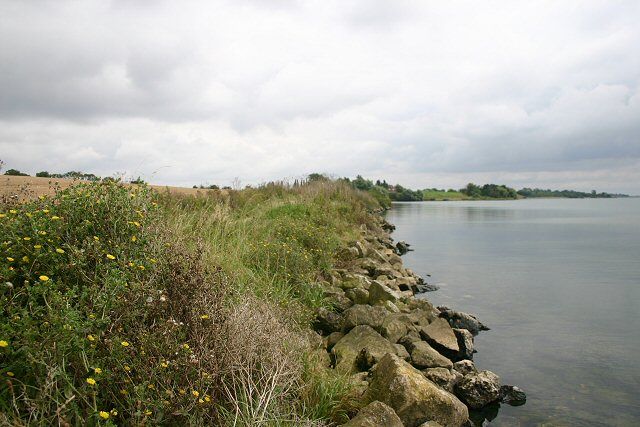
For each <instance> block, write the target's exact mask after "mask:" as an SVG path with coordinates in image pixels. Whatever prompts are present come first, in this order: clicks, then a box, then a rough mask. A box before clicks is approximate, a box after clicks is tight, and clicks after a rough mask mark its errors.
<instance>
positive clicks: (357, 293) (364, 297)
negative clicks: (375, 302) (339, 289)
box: [345, 288, 369, 304]
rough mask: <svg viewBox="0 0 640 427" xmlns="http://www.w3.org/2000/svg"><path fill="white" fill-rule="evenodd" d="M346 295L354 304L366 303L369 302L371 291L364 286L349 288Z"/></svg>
mask: <svg viewBox="0 0 640 427" xmlns="http://www.w3.org/2000/svg"><path fill="white" fill-rule="evenodd" d="M345 295H346V296H347V298H349V299H350V300H351V301H353V303H354V304H366V303H368V302H369V291H368V290H366V289H364V288H355V289H348V290H346V291H345Z"/></svg>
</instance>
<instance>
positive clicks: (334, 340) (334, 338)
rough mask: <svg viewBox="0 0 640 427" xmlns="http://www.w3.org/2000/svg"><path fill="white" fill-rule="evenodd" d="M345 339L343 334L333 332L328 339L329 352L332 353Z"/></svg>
mask: <svg viewBox="0 0 640 427" xmlns="http://www.w3.org/2000/svg"><path fill="white" fill-rule="evenodd" d="M342 337H344V334H343V333H342V332H331V333H330V334H329V336H328V337H327V346H326V348H327V351H331V349H332V348H333V346H334V345H336V344H337V343H338V341H340V340H341V339H342Z"/></svg>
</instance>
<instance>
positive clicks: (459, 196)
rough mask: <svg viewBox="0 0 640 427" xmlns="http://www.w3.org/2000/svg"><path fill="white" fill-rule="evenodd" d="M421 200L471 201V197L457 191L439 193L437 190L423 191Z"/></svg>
mask: <svg viewBox="0 0 640 427" xmlns="http://www.w3.org/2000/svg"><path fill="white" fill-rule="evenodd" d="M422 199H423V200H472V198H471V197H469V196H467V195H466V194H464V193H461V192H459V191H455V190H450V191H439V190H424V191H423V196H422Z"/></svg>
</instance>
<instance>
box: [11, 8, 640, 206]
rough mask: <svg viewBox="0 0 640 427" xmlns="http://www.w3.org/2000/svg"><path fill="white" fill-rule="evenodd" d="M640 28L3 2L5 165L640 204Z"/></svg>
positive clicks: (578, 15) (616, 18)
mask: <svg viewBox="0 0 640 427" xmlns="http://www.w3.org/2000/svg"><path fill="white" fill-rule="evenodd" d="M638 19H640V5H638V3H637V2H634V1H621V2H615V3H611V2H606V3H603V2H598V1H587V2H580V3H578V4H573V3H568V2H565V3H558V2H553V3H549V2H524V1H522V2H520V1H514V2H508V3H497V4H494V3H486V4H483V3H477V2H464V1H454V2H439V3H437V2H436V3H434V2H428V3H425V2H418V1H409V0H406V1H399V2H386V1H360V0H357V1H356V0H354V1H348V2H344V1H342V2H339V1H337V0H336V1H323V2H316V1H301V2H294V1H288V0H272V1H267V2H263V1H253V0H244V1H241V2H238V1H230V0H228V1H213V2H204V1H185V2H180V3H175V2H165V1H161V2H150V1H135V2H130V1H126V2H125V1H112V2H110V3H109V2H103V1H97V0H87V1H85V2H82V3H78V2H72V1H55V2H54V1H46V0H42V1H33V2H15V1H6V0H4V1H3V0H0V93H1V94H2V96H0V157H2V158H3V159H4V160H5V161H6V163H7V165H8V166H9V167H16V168H19V169H24V170H27V171H30V172H32V173H33V172H35V171H37V170H40V169H48V170H51V171H65V170H70V169H76V170H78V169H82V170H86V171H89V172H94V173H98V174H106V175H109V174H111V173H113V172H115V171H124V172H127V173H130V174H132V175H136V176H137V175H146V176H147V177H152V179H153V180H154V181H156V182H159V183H167V184H170V183H173V184H181V185H191V184H199V183H201V182H218V183H230V182H231V181H232V180H233V179H234V178H235V177H240V179H241V180H243V182H245V183H257V182H261V181H265V180H269V179H278V178H283V177H296V176H300V175H304V174H306V173H309V172H312V171H318V170H319V171H323V172H329V173H333V174H338V175H350V176H354V175H355V174H357V173H361V174H363V175H365V176H370V177H372V178H377V177H378V176H379V177H381V178H386V179H387V180H388V181H400V182H402V183H403V184H406V185H411V186H417V187H430V186H434V185H436V186H441V185H444V186H448V185H451V186H454V187H456V186H461V185H463V184H464V183H466V182H467V181H469V180H472V179H477V180H478V181H482V182H485V181H496V180H500V181H501V182H504V183H507V184H512V185H520V184H523V185H530V186H535V185H538V184H540V185H542V184H545V183H552V184H554V186H560V187H565V186H570V185H573V186H578V189H591V188H592V187H593V188H597V189H607V190H614V191H615V190H618V191H630V192H635V193H640V184H637V183H638V182H640V179H638V178H640V177H639V176H638V173H637V172H636V170H634V167H635V166H637V165H638V162H639V161H640V95H639V91H640V56H639V55H633V54H632V53H633V52H634V51H635V50H636V49H637V46H638V45H640V29H638V26H637V21H638ZM473 177H475V178H473ZM624 177H626V179H625V178H624ZM527 180H530V181H527Z"/></svg>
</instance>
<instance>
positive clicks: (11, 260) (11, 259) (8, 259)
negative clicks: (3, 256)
mask: <svg viewBox="0 0 640 427" xmlns="http://www.w3.org/2000/svg"><path fill="white" fill-rule="evenodd" d="M7 261H9V262H13V261H15V259H13V258H11V257H10V256H8V257H7Z"/></svg>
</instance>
